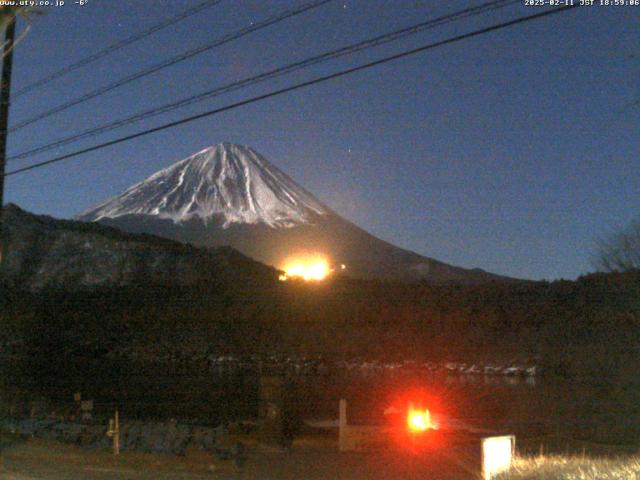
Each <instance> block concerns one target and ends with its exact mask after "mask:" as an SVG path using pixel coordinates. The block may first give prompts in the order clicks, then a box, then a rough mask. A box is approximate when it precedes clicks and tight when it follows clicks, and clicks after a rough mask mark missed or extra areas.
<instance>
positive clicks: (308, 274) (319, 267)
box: [280, 256, 333, 281]
mask: <svg viewBox="0 0 640 480" xmlns="http://www.w3.org/2000/svg"><path fill="white" fill-rule="evenodd" d="M282 269H283V270H284V272H285V273H284V275H280V280H282V281H286V280H288V279H289V278H302V279H303V280H306V281H320V280H324V279H325V278H327V277H328V276H329V275H330V274H331V272H333V269H332V268H330V267H329V262H327V260H326V259H325V258H323V257H319V256H315V257H306V258H304V257H303V258H294V259H289V260H287V261H286V262H285V264H284V266H283V267H282Z"/></svg>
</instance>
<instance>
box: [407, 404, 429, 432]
mask: <svg viewBox="0 0 640 480" xmlns="http://www.w3.org/2000/svg"><path fill="white" fill-rule="evenodd" d="M407 424H408V427H409V431H411V432H413V433H420V432H426V431H427V430H435V429H436V424H435V423H434V422H433V421H431V413H430V412H429V410H415V409H413V408H410V409H409V414H408V415H407Z"/></svg>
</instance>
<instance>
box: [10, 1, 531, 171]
mask: <svg viewBox="0 0 640 480" xmlns="http://www.w3.org/2000/svg"><path fill="white" fill-rule="evenodd" d="M519 1H520V0H497V1H496V0H494V1H491V2H487V3H484V4H482V5H479V6H476V7H471V8H466V9H464V10H460V11H457V12H454V13H451V14H447V15H444V16H441V17H438V18H435V19H430V20H427V21H424V22H420V23H418V24H415V25H412V26H410V27H405V28H402V29H400V30H395V31H393V32H390V33H386V34H383V35H379V36H377V37H374V38H371V39H367V40H364V41H361V42H358V43H355V44H352V45H349V46H346V47H342V48H339V49H336V50H331V51H329V52H325V53H322V54H320V55H316V56H314V57H311V58H307V59H305V60H301V61H298V62H294V63H290V64H288V65H285V66H282V67H279V68H276V69H274V70H270V71H268V72H264V73H262V74H259V75H255V76H252V77H248V78H245V79H243V80H239V81H236V82H233V83H230V84H227V85H223V86H221V87H217V88H215V89H213V90H207V91H205V92H202V93H199V94H197V95H192V96H190V97H186V98H183V99H181V100H178V101H176V102H171V103H168V104H165V105H162V106H159V107H155V108H153V109H150V110H146V111H144V112H141V113H138V114H135V115H132V116H128V117H124V118H121V119H120V120H116V121H114V122H110V123H107V124H103V125H100V126H98V127H94V128H91V129H88V130H85V131H83V132H80V133H77V134H74V135H70V136H67V137H64V138H62V139H59V140H57V141H54V142H52V143H48V144H46V145H42V146H40V147H36V148H33V149H31V150H27V151H24V152H21V153H18V154H16V155H13V156H11V157H9V158H8V160H16V159H23V158H28V157H31V156H33V155H35V154H38V153H43V152H46V151H49V150H52V149H54V148H57V147H60V146H63V145H68V144H69V143H74V142H76V141H78V140H82V139H85V138H90V137H93V136H96V135H99V134H101V133H105V132H108V131H111V130H115V129H117V128H120V127H123V126H126V125H130V124H132V123H137V122H140V121H142V120H145V119H148V118H151V117H154V116H157V115H160V114H163V113H167V112H170V111H173V110H176V109H178V108H182V107H185V106H188V105H192V104H194V103H198V102H201V101H203V100H208V99H211V98H214V97H217V96H220V95H223V94H226V93H229V92H232V91H235V90H238V89H242V88H246V87H249V86H253V85H256V84H258V83H261V82H264V81H266V80H271V79H273V78H277V77H280V76H283V75H286V74H289V73H292V72H294V71H298V70H301V69H303V68H307V67H310V66H313V65H318V64H321V63H324V62H327V61H330V60H334V59H336V58H340V57H343V56H346V55H350V54H353V53H356V52H359V51H363V50H367V49H370V48H373V47H377V46H380V45H383V44H386V43H390V42H393V41H396V40H400V39H403V38H406V37H407V36H409V35H415V34H418V33H421V32H423V31H425V30H428V29H431V28H435V27H438V26H441V25H444V24H447V23H450V22H453V21H457V20H461V19H463V18H467V17H470V16H475V15H479V14H481V13H485V12H487V11H489V10H495V9H498V8H503V7H506V6H508V5H511V4H514V3H519Z"/></svg>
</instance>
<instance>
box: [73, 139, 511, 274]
mask: <svg viewBox="0 0 640 480" xmlns="http://www.w3.org/2000/svg"><path fill="white" fill-rule="evenodd" d="M76 218H77V219H78V220H81V221H87V222H100V223H103V224H107V225H110V226H113V227H116V228H119V229H121V230H124V231H127V232H131V233H150V234H155V235H158V236H161V237H167V238H171V239H173V240H178V241H181V242H186V243H191V244H194V245H198V246H207V247H208V246H223V245H229V246H232V247H234V248H236V249H237V250H239V251H240V252H242V253H244V254H246V255H248V256H250V257H252V258H254V259H256V260H259V261H261V262H264V263H267V264H269V265H273V266H275V267H278V268H280V267H281V266H282V264H283V262H284V261H285V260H286V259H288V258H292V257H295V256H299V255H305V254H307V255H308V254H319V255H322V256H323V257H325V258H327V259H328V260H329V262H330V263H331V265H344V266H345V267H346V269H347V270H346V271H347V272H348V273H349V275H351V276H354V277H360V278H382V279H402V280H426V281H430V282H433V283H460V284H476V283H483V282H488V281H496V280H510V279H508V278H506V277H500V276H498V275H494V274H491V273H488V272H485V271H483V270H480V269H472V270H468V269H464V268H460V267H454V266H451V265H447V264H445V263H442V262H439V261H437V260H434V259H432V258H428V257H423V256H421V255H418V254H417V253H414V252H410V251H408V250H404V249H401V248H399V247H396V246H394V245H391V244H389V243H387V242H385V241H383V240H380V239H378V238H376V237H374V236H373V235H371V234H369V233H367V232H366V231H364V230H362V229H361V228H359V227H357V226H356V225H354V224H352V223H351V222H349V221H348V220H346V219H344V218H342V217H341V216H339V215H338V214H337V213H336V212H334V211H332V210H331V209H330V208H329V207H327V206H326V205H324V204H323V203H322V202H320V201H319V200H318V199H317V198H315V197H314V196H313V195H312V194H311V193H309V192H308V191H306V190H305V189H304V188H302V187H301V186H299V185H298V184H297V183H296V182H295V181H293V180H292V179H291V178H290V177H288V176H287V175H286V174H285V173H283V172H282V171H280V170H279V169H278V168H277V167H275V166H274V165H273V164H271V163H270V162H269V161H268V160H266V159H265V158H264V157H263V156H262V155H260V154H259V153H258V152H256V151H255V150H253V149H252V148H250V147H246V146H240V145H235V144H230V143H221V144H218V145H215V146H212V147H209V148H206V149H204V150H202V151H200V152H198V153H196V154H194V155H192V156H190V157H188V158H186V159H184V160H182V161H179V162H177V163H175V164H173V165H171V166H170V167H168V168H166V169H164V170H161V171H159V172H157V173H155V174H153V175H151V176H150V177H149V178H147V179H146V180H143V181H142V182H140V183H137V184H135V185H133V186H132V187H130V188H129V189H127V190H126V191H125V192H123V193H122V194H120V195H118V196H116V197H114V198H111V199H109V200H107V201H106V202H104V203H102V204H100V205H98V206H96V207H94V208H91V209H90V210H88V211H86V212H84V213H82V214H80V215H78V216H77V217H76Z"/></svg>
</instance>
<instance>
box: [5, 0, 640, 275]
mask: <svg viewBox="0 0 640 480" xmlns="http://www.w3.org/2000/svg"><path fill="white" fill-rule="evenodd" d="M576 1H578V0H576ZM196 3H199V0H195V1H194V0H188V1H187V0H157V1H152V0H89V2H88V4H87V5H85V6H83V7H80V6H77V5H74V4H73V0H67V5H66V6H64V7H59V8H53V7H51V8H47V9H46V12H47V14H46V15H45V16H42V17H37V18H33V20H32V23H33V25H32V28H31V31H30V32H29V34H28V36H27V37H26V38H25V39H24V40H23V41H22V42H21V43H20V45H19V46H18V47H17V50H16V54H15V70H14V82H15V83H14V85H15V87H14V88H16V89H19V88H20V86H24V85H26V84H28V83H29V82H32V81H34V80H37V79H39V78H40V77H42V76H43V75H46V74H48V73H50V72H53V71H55V70H57V69H58V68H60V67H62V66H64V65H66V64H68V63H70V62H72V61H75V60H78V59H80V58H82V57H84V56H86V55H88V54H91V53H93V52H95V51H96V50H98V49H100V48H103V47H104V46H106V45H108V44H111V43H113V42H115V41H117V40H118V39H120V38H122V36H128V35H131V34H132V33H135V32H138V31H140V30H142V29H145V28H148V27H149V26H151V25H153V24H155V23H157V22H159V21H160V20H162V19H166V18H169V17H171V16H173V15H175V14H176V13H178V12H179V11H181V10H183V9H185V8H186V7H187V6H190V5H195V4H196ZM297 3H299V2H293V1H289V0H286V1H285V0H278V1H275V0H273V1H264V0H224V1H223V2H222V3H221V4H220V5H218V6H215V7H212V8H210V9H208V10H206V11H204V12H202V13H200V14H198V15H196V16H195V17H191V18H190V19H188V20H186V21H184V22H181V23H180V24H178V25H175V26H174V27H171V28H169V29H167V30H164V31H163V32H162V33H159V34H156V35H154V36H151V37H149V38H147V39H145V40H144V41H141V42H139V43H136V44H134V45H132V46H130V47H128V48H126V49H124V50H121V51H120V52H118V53H117V54H114V55H112V56H109V57H107V58H104V59H102V60H101V61H99V62H96V63H95V64H93V65H92V66H91V67H88V68H84V69H82V70H79V71H77V72H75V73H74V74H72V75H69V76H67V77H65V78H64V80H58V81H55V82H52V83H51V84H50V85H48V86H47V87H46V88H44V89H41V90H38V91H37V92H33V93H31V94H29V95H25V96H23V97H20V98H17V99H16V100H15V102H14V104H13V106H12V111H11V118H12V121H13V122H18V121H20V120H23V119H25V118H27V117H30V116H32V115H34V114H36V113H39V112H40V111H42V110H45V109H48V108H51V107H54V106H56V105H58V104H60V103H62V102H64V101H66V100H68V99H71V98H73V97H76V96H78V95H80V94H83V93H86V92H88V91H90V90H92V89H94V88H96V87H99V86H102V85H104V84H105V83H107V82H110V81H113V80H115V79H118V78H120V77H122V76H125V75H128V74H131V73H133V72H136V71H137V70H139V69H142V68H144V67H145V66H150V65H153V64H155V63H157V62H159V61H160V60H162V59H165V58H167V57H171V56H173V55H175V54H177V53H179V52H181V51H183V50H186V49H188V48H191V47H195V46H199V45H201V44H203V43H205V42H207V41H209V40H210V39H212V38H213V37H215V36H219V35H223V34H226V33H229V32H232V31H234V30H237V29H239V28H242V27H244V26H246V25H248V24H249V23H250V22H252V21H260V20H261V19H263V18H265V17H267V16H270V15H272V14H273V13H275V12H278V11H280V10H282V9H285V8H287V7H289V6H292V5H295V4H297ZM479 3H480V2H478V1H474V2H470V1H469V0H465V1H459V0H448V1H418V0H412V1H410V0H345V1H335V2H333V3H331V4H329V5H327V6H323V7H320V8H318V9H316V10H314V11H311V12H308V13H305V14H303V15H301V16H298V17H296V18H293V19H289V20H286V21H284V22H282V23H280V24H278V25H275V26H273V27H269V28H267V29H265V30H262V31H260V32H258V33H256V34H253V35H250V36H248V37H245V38H243V39H242V40H239V41H237V42H234V43H231V44H228V45H226V46H223V47H221V48H218V49H216V50H214V51H211V52H207V53H204V54H202V55H200V56H198V57H196V58H193V59H191V60H187V61H186V62H184V63H182V64H180V65H177V66H174V67H172V68H169V69H166V70H164V71H163V72H161V73H157V74H154V75H152V76H150V77H148V78H145V79H143V80H141V81H138V82H135V83H133V84H131V85H128V86H126V87H123V88H121V89H118V90H116V91H113V92H111V93H109V94H106V95H104V96H101V97H100V98H97V99H94V100H91V101H88V102H86V103H85V104H83V105H81V106H78V107H75V108H73V109H71V110H69V111H67V112H64V113H62V114H60V115H56V116H54V117H51V118H49V119H47V120H45V121H43V122H40V123H37V124H34V125H31V126H29V127H26V128H25V129H23V130H21V131H18V132H16V133H14V134H12V135H11V137H10V140H9V153H10V154H11V153H17V152H20V151H23V150H25V149H28V148H31V147H35V146H38V145H41V144H43V143H47V142H49V141H53V140H56V139H58V138H59V137H61V136H65V135H67V134H69V133H73V132H75V131H78V130H81V129H85V128H88V127H91V126H94V125H98V124H100V123H104V122H106V121H109V120H112V119H114V118H119V117H121V116H125V115H127V114H132V113H136V112H138V111H141V110H145V109H147V108H150V107H153V106H155V105H157V104H161V103H164V102H166V101H170V100H172V99H177V98H179V97H182V96H186V95H189V94H193V93H197V92H200V91H203V90H206V89H207V88H213V87H215V86H218V85H222V84H224V83H227V82H229V81H233V80H237V79H241V78H244V77H245V76H249V75H252V74H256V73H260V72H262V71H264V70H267V69H270V68H273V67H276V66H280V65H283V64H285V63H289V62H290V61H292V60H298V59H302V58H305V57H307V56H309V55H313V54H316V53H320V52H322V51H325V50H328V49H331V48H336V47H339V46H342V45H346V44H348V43H352V42H355V41H357V40H362V39H365V38H368V37H371V36H374V35H376V34H381V33H385V32H387V31H390V30H393V29H396V28H400V27H403V26H407V25H411V24H413V23H417V22H419V21H421V20H422V19H425V18H428V17H430V16H436V15H441V14H444V13H447V12H450V11H454V10H457V9H460V8H464V7H467V6H469V5H471V4H479ZM541 9H543V7H528V6H525V5H524V0H523V3H522V4H518V5H514V6H511V7H508V8H505V9H503V10H499V11H493V12H491V13H488V14H485V15H483V16H480V17H476V18H474V19H468V20H465V21H461V22H457V23H455V24H451V25H448V26H445V27H441V28H438V29H435V30H431V31H429V32H427V33H422V34H419V35H416V36H414V37H410V38H409V39H405V40H403V41H400V42H397V43H393V44H391V45H388V46H385V47H382V48H378V49H374V50H371V51H368V52H366V53H360V54H358V55H355V56H352V57H349V58H346V59H341V60H337V61H333V62H330V63H328V64H325V65H323V66H318V67H315V68H311V69H308V70H305V71H303V72H298V73H296V74H294V75H292V76H288V77H285V78H283V79H279V80H277V81H273V82H269V83H268V84H263V85H260V86H257V87H252V88H250V89H247V90H244V91H242V92H237V93H234V94H231V95H226V96H224V97H219V98H217V99H214V100H210V101H208V102H204V103H202V104H199V105H195V106H191V107H188V108H184V109H181V110H179V111H176V112H172V113H169V114H165V115H163V116H162V117H158V118H155V119H152V120H149V121H146V122H143V123H142V124H137V125H134V126H129V127H127V128H124V129H121V130H118V131H116V132H111V133H109V134H107V135H104V136H101V137H99V138H94V139H91V140H86V141H84V142H81V143H79V144H76V145H74V146H69V147H65V148H61V149H58V150H55V151H53V152H50V153H49V154H44V155H41V156H38V157H35V158H34V159H32V160H31V161H35V160H45V159H47V158H49V157H50V156H52V155H58V154H62V153H65V152H68V151H71V150H74V149H76V148H78V147H80V146H88V145H90V144H92V143H94V142H97V141H103V140H108V139H111V138H115V137H118V136H120V135H122V134H124V133H131V132H134V131H137V130H139V129H141V128H143V127H150V126H155V125H159V124H161V123H165V122H167V121H170V120H173V119H178V118H180V117H183V116H186V115H188V114H193V113H197V112H200V111H203V110H207V109H210V108H213V107H215V106H222V105H225V104H227V103H231V102H232V101H236V100H239V99H242V98H246V97H248V96H252V95H255V94H259V93H262V92H266V91H268V90H271V89H273V88H275V87H282V86H285V85H289V84H291V83H294V82H297V81H301V80H304V79H308V78H312V77H313V76H316V75H320V74H327V73H329V72H332V71H335V70H338V69H341V68H344V67H346V66H349V65H353V64H356V63H360V62H364V61H367V60H372V59H375V58H379V57H381V56H383V55H385V54H389V53H393V52H398V51H401V50H404V49H408V48H412V47H416V46H418V45H421V44H425V43H429V42H432V41H434V40H438V39H443V38H446V37H447V36H451V35H456V34H460V33H463V32H465V31H468V30H472V29H475V28H479V27H481V26H485V25H489V24H492V23H497V22H499V21H502V20H506V19H510V18H514V17H517V16H520V15H526V14H531V13H534V12H536V11H541ZM639 20H640V7H630V6H610V7H598V6H594V7H585V8H578V9H574V10H571V11H569V12H566V13H562V14H559V15H555V16H551V17H548V18H544V19H542V20H537V21H534V22H529V23H526V24H523V25H520V26H516V27H513V28H510V29H507V30H502V31H500V32H496V33H491V34H487V35H484V36H481V37H478V38H474V39H471V40H468V41H464V42H461V43H457V44H454V45H449V46H445V47H443V48H439V49H437V50H433V51H430V52H428V53H423V54H420V55H417V56H414V57H411V58H407V59H403V60H400V61H397V62H394V63H390V64H386V65H384V66H382V67H378V68H375V69H372V70H368V71H366V72H360V73H357V74H355V75H352V76H349V77H346V78H341V79H338V80H334V81H330V82H326V83H324V84H321V85H318V86H314V87H311V88H308V89H305V90H302V91H297V92H295V93H292V94H288V95H286V96H281V97H277V98H274V99H270V100H267V101H264V102H261V103H258V104H254V105H251V106H247V107H242V108H239V109H236V110H233V111H230V112H227V113H224V114H221V115H219V116H215V117H211V118H207V119H203V120H199V121H197V122H195V123H191V124H188V125H184V126H181V127H178V128H175V129H172V130H168V131H164V132H161V133H158V134H155V135H152V136H149V137H145V138H144V139H139V140H135V141H132V142H128V143H126V144H122V145H118V146H116V147H112V148H109V149H105V150H101V151H99V152H95V153H91V154H87V155H84V156H82V157H80V158H77V159H74V160H71V161H69V162H66V163H60V164H58V165H56V166H52V167H48V168H42V169H39V170H35V171H33V172H29V173H26V174H23V175H17V176H13V177H10V178H8V179H7V192H6V193H7V195H6V201H11V202H15V203H17V204H19V205H20V206H22V207H23V208H26V209H28V210H31V211H34V212H38V213H46V214H50V215H53V216H56V217H70V216H72V215H74V214H76V213H78V212H80V211H82V210H85V209H87V208H88V207H90V206H92V205H94V204H96V203H98V202H100V201H102V200H104V199H106V198H108V197H110V196H113V195H115V194H117V193H119V192H121V191H122V190H124V189H125V188H126V187H128V186H130V185H131V184H133V183H135V182H137V181H139V180H142V179H143V178H145V177H146V176H148V175H149V174H151V173H153V172H155V171H156V170H158V169H160V168H162V167H165V166H167V165H170V164H171V163H173V162H175V161H177V160H179V159H182V158H184V157H186V156H188V155H189V154H191V153H194V152H196V151H199V150H201V149H202V148H204V147H206V146H208V145H212V144H215V143H219V142H222V141H230V142H235V143H240V144H245V145H250V146H252V147H254V148H255V149H256V150H258V151H259V152H261V153H262V154H263V155H264V156H265V157H267V158H268V159H269V160H271V161H272V162H273V163H274V164H275V165H277V166H278V167H279V168H281V169H282V170H284V171H285V172H287V173H288V174H289V175H290V176H291V177H293V178H294V179H295V180H297V181H298V182H299V183H300V184H302V185H303V186H304V187H305V188H307V189H308V190H310V191H311V192H313V193H314V194H315V195H316V196H317V197H319V198H320V199H321V200H322V201H324V202H325V203H327V204H328V205H329V206H331V207H332V208H333V209H335V210H336V211H337V212H338V213H340V214H342V215H343V216H345V217H346V218H348V219H350V220H352V221H354V222H355V223H356V224H358V225H360V226H361V227H363V228H365V229H367V230H368V231H370V232H371V233H373V234H375V235H377V236H379V237H381V238H383V239H385V240H387V241H390V242H392V243H394V244H397V245H399V246H402V247H405V248H409V249H411V250H414V251H416V252H418V253H421V254H424V255H427V256H431V257H434V258H437V259H439V260H442V261H445V262H448V263H452V264H455V265H460V266H464V267H481V268H484V269H486V270H489V271H493V272H496V273H500V274H505V275H511V276H516V277H523V278H532V279H541V278H547V279H554V278H560V277H564V278H575V277H576V276H578V275H580V274H582V273H586V272H588V271H589V269H590V265H589V255H590V252H591V251H592V248H593V244H594V239H595V238H596V237H597V236H599V235H604V234H607V233H608V232H611V231H613V230H615V229H617V228H619V227H621V226H623V225H625V224H626V223H628V222H629V221H630V220H631V219H632V218H633V217H634V216H636V215H638V213H640V212H639V205H638V198H639V197H640V169H639V168H638V167H639V166H640V105H639V104H638V103H637V102H638V101H639V100H640V82H639V78H640V75H639V74H640V57H639V48H638V47H639V45H640V38H639V36H640V35H639V32H640V30H639V28H638V25H639ZM22 25H24V23H23V24H22ZM634 103H635V105H634ZM27 163H28V162H27ZM24 164H26V163H25V161H24V160H21V161H14V162H12V163H10V164H9V170H11V169H12V168H16V167H17V166H20V165H24Z"/></svg>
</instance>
